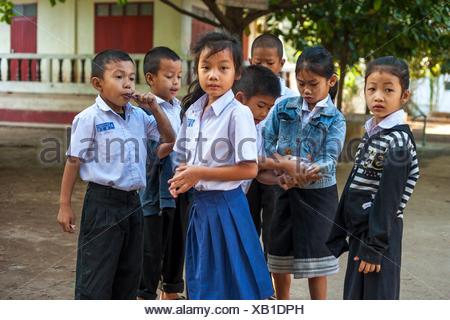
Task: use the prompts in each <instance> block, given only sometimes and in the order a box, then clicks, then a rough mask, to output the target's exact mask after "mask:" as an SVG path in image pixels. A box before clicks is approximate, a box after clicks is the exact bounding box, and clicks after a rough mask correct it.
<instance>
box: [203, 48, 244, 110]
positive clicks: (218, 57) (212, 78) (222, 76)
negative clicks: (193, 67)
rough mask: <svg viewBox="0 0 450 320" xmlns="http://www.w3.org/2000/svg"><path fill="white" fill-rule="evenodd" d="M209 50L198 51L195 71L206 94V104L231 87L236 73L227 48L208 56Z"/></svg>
mask: <svg viewBox="0 0 450 320" xmlns="http://www.w3.org/2000/svg"><path fill="white" fill-rule="evenodd" d="M209 51H210V49H204V50H203V51H202V52H201V53H200V57H199V62H198V70H197V71H198V80H199V82H200V87H201V88H202V89H203V91H205V93H206V94H207V95H208V104H211V103H213V102H214V101H216V100H217V99H218V98H220V97H221V96H222V95H223V94H225V93H226V92H227V91H228V90H230V89H231V88H232V86H233V84H234V81H235V80H237V78H238V75H237V74H236V70H235V68H234V61H233V56H232V54H231V51H230V50H229V49H225V50H222V51H220V52H217V53H215V54H213V55H212V56H208V55H209Z"/></svg>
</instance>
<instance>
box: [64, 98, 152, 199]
mask: <svg viewBox="0 0 450 320" xmlns="http://www.w3.org/2000/svg"><path fill="white" fill-rule="evenodd" d="M146 139H151V140H155V141H158V140H159V132H158V128H157V123H156V120H155V118H154V117H153V116H149V115H148V114H146V113H145V112H144V111H143V110H142V109H141V108H138V107H134V106H133V105H131V104H130V103H128V104H127V105H126V106H125V119H123V118H122V117H121V116H120V115H118V114H117V113H116V112H115V111H114V110H112V109H111V108H110V107H109V106H108V105H107V104H106V102H105V101H104V100H103V99H102V98H101V97H100V96H97V98H96V99H95V103H94V104H93V105H91V106H90V107H88V108H86V109H85V110H83V111H82V112H80V113H79V114H77V115H76V116H75V118H74V120H73V122H72V130H71V140H70V145H69V148H68V150H67V152H66V155H67V156H73V157H78V158H80V159H82V160H85V161H82V162H81V165H80V177H81V179H82V180H83V181H90V182H95V183H98V184H101V185H105V186H111V187H113V188H115V189H119V190H124V191H131V190H137V189H141V188H144V187H145V185H146V159H147V145H146ZM92 157H97V158H96V159H95V158H92Z"/></svg>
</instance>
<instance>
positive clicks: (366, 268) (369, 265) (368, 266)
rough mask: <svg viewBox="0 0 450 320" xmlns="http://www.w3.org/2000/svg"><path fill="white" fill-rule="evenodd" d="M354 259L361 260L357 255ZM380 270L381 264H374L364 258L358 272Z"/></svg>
mask: <svg viewBox="0 0 450 320" xmlns="http://www.w3.org/2000/svg"><path fill="white" fill-rule="evenodd" d="M353 261H359V257H358V256H356V257H354V258H353ZM374 271H375V272H380V271H381V264H374V263H368V262H366V261H364V260H361V263H360V264H359V268H358V272H364V273H369V272H374Z"/></svg>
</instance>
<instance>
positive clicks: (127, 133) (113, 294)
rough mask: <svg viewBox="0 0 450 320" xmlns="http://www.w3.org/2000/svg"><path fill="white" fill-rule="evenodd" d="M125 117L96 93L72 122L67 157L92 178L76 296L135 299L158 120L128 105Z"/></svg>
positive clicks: (81, 237)
mask: <svg viewBox="0 0 450 320" xmlns="http://www.w3.org/2000/svg"><path fill="white" fill-rule="evenodd" d="M124 110H125V115H124V118H122V116H120V115H119V114H117V113H116V112H115V111H113V110H112V109H111V108H110V107H109V106H108V105H107V104H106V103H105V101H104V100H103V99H102V98H101V97H100V96H98V97H97V98H96V100H95V103H94V104H93V105H92V106H90V107H89V108H87V109H85V110H84V111H82V112H81V113H79V114H78V115H77V116H76V117H75V119H74V120H73V123H72V132H71V140H70V146H69V149H68V151H67V156H72V157H78V158H80V159H81V164H80V177H81V179H82V180H83V181H86V182H88V187H87V191H86V195H85V198H84V204H83V211H82V216H81V223H80V234H79V238H78V252H77V268H76V285H75V298H76V299H135V298H136V291H137V288H138V285H139V278H140V273H141V266H142V243H143V242H142V240H143V238H142V236H143V235H142V226H143V225H142V208H141V203H140V201H139V196H138V194H137V190H138V189H140V188H143V187H145V183H146V179H145V159H146V155H147V152H146V140H147V139H153V140H159V133H158V130H157V125H156V120H155V118H153V117H149V116H148V115H147V114H145V113H144V111H143V110H142V109H140V108H137V107H134V106H132V105H131V104H127V105H126V106H125V107H124Z"/></svg>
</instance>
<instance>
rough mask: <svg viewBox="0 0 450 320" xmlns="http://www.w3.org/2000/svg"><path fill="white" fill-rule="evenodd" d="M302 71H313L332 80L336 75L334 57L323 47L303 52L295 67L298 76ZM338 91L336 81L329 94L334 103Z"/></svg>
mask: <svg viewBox="0 0 450 320" xmlns="http://www.w3.org/2000/svg"><path fill="white" fill-rule="evenodd" d="M301 70H308V71H311V72H313V73H315V74H317V75H319V76H321V77H324V78H326V79H330V78H331V76H333V75H334V74H336V72H335V70H334V63H333V56H332V55H331V53H330V52H329V51H328V50H327V49H325V48H324V47H321V46H316V47H309V48H306V49H305V50H304V51H303V52H302V54H301V55H300V57H298V60H297V64H296V65H295V73H296V74H297V73H298V72H299V71H301ZM337 91H338V81H336V84H335V85H334V86H333V87H331V88H330V91H329V92H328V93H329V94H330V97H331V99H332V100H333V101H334V98H335V97H336V94H337Z"/></svg>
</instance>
